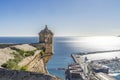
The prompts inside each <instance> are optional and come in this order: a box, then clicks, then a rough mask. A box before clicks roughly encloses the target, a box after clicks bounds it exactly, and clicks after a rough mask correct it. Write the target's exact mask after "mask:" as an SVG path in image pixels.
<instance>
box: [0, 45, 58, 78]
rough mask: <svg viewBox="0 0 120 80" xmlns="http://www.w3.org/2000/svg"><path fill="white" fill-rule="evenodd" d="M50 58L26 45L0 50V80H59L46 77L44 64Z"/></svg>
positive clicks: (49, 76)
mask: <svg viewBox="0 0 120 80" xmlns="http://www.w3.org/2000/svg"><path fill="white" fill-rule="evenodd" d="M50 57H51V56H48V55H47V56H46V55H45V52H43V51H42V50H38V49H37V48H36V47H33V46H31V45H28V44H22V45H12V46H9V47H6V48H1V49H0V66H1V68H0V80H60V79H58V78H56V77H53V76H51V75H47V74H48V73H47V69H46V63H47V62H48V61H49V59H50ZM26 71H28V72H26ZM33 72H35V73H33Z"/></svg>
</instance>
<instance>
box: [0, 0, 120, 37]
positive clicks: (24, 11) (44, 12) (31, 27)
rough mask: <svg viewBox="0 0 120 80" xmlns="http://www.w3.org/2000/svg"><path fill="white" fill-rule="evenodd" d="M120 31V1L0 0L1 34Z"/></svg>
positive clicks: (116, 33)
mask: <svg viewBox="0 0 120 80" xmlns="http://www.w3.org/2000/svg"><path fill="white" fill-rule="evenodd" d="M45 24H47V25H48V27H49V28H50V29H52V31H53V32H54V33H55V36H107V35H115V36H116V35H119V34H120V0H0V36H31V35H32V36H34V35H37V34H38V33H39V31H40V30H41V29H43V28H44V25H45Z"/></svg>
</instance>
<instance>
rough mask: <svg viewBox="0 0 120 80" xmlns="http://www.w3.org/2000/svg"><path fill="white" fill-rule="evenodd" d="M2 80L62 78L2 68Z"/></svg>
mask: <svg viewBox="0 0 120 80" xmlns="http://www.w3.org/2000/svg"><path fill="white" fill-rule="evenodd" d="M0 80H61V79H58V78H56V77H54V76H51V75H44V74H38V73H33V72H26V71H17V70H7V69H2V68H0Z"/></svg>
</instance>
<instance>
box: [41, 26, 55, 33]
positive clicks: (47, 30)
mask: <svg viewBox="0 0 120 80" xmlns="http://www.w3.org/2000/svg"><path fill="white" fill-rule="evenodd" d="M39 34H51V35H53V32H52V31H51V30H49V29H48V27H47V25H45V28H44V29H43V30H42V31H40V33H39Z"/></svg>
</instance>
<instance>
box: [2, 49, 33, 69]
mask: <svg viewBox="0 0 120 80" xmlns="http://www.w3.org/2000/svg"><path fill="white" fill-rule="evenodd" d="M34 53H35V51H23V50H18V49H17V50H16V52H13V53H11V54H13V55H14V59H10V60H9V61H7V62H6V63H4V64H2V65H1V66H2V67H4V68H8V69H17V70H18V69H19V67H18V63H19V62H20V61H21V60H22V59H23V58H25V57H28V56H32V55H34ZM20 70H25V67H22V68H21V69H20Z"/></svg>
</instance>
